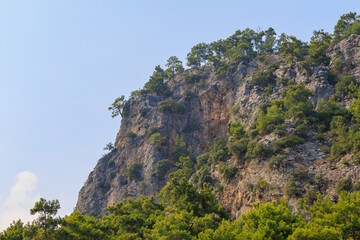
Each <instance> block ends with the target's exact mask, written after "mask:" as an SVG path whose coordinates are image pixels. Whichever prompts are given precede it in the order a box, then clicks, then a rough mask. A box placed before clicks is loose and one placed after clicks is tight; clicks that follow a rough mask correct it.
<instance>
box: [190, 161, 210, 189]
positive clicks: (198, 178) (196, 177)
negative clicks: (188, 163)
mask: <svg viewBox="0 0 360 240" xmlns="http://www.w3.org/2000/svg"><path fill="white" fill-rule="evenodd" d="M191 182H192V183H193V184H194V186H195V187H196V188H197V189H201V188H202V187H203V186H204V184H205V183H209V184H212V183H213V179H212V177H211V172H210V167H209V166H208V165H204V166H202V167H200V168H199V170H198V171H197V172H196V173H194V174H193V175H192V177H191Z"/></svg>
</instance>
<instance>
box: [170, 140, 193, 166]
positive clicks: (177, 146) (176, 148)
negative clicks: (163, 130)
mask: <svg viewBox="0 0 360 240" xmlns="http://www.w3.org/2000/svg"><path fill="white" fill-rule="evenodd" d="M188 155H189V151H188V150H186V144H185V142H184V141H183V139H182V138H181V137H180V136H179V135H176V137H175V139H174V145H173V149H172V150H171V152H170V156H171V159H172V160H173V161H175V162H177V161H179V159H180V157H186V156H188Z"/></svg>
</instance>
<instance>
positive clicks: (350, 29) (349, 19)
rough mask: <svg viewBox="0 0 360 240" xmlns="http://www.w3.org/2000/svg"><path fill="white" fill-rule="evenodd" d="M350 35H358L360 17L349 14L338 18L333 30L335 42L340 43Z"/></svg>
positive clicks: (352, 13) (353, 13)
mask: <svg viewBox="0 0 360 240" xmlns="http://www.w3.org/2000/svg"><path fill="white" fill-rule="evenodd" d="M351 34H360V17H359V15H356V12H350V13H347V14H344V15H342V16H341V17H340V19H339V21H338V22H337V24H336V25H335V28H334V36H335V39H334V40H335V41H336V42H337V41H340V40H341V39H344V38H346V37H348V36H350V35H351Z"/></svg>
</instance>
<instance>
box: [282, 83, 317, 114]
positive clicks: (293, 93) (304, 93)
mask: <svg viewBox="0 0 360 240" xmlns="http://www.w3.org/2000/svg"><path fill="white" fill-rule="evenodd" d="M310 96H312V92H310V91H309V90H308V89H306V88H305V86H304V85H303V84H298V85H293V86H290V87H289V90H288V92H287V93H286V96H285V97H284V106H285V108H286V109H287V113H286V114H287V117H288V118H291V117H296V118H302V119H307V120H309V118H310V117H311V116H312V115H314V106H313V105H312V104H311V103H309V102H308V99H309V97H310Z"/></svg>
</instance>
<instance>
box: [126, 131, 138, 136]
mask: <svg viewBox="0 0 360 240" xmlns="http://www.w3.org/2000/svg"><path fill="white" fill-rule="evenodd" d="M125 136H126V137H128V138H135V137H136V134H135V133H134V132H133V131H128V132H127V133H126V135H125Z"/></svg>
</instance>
